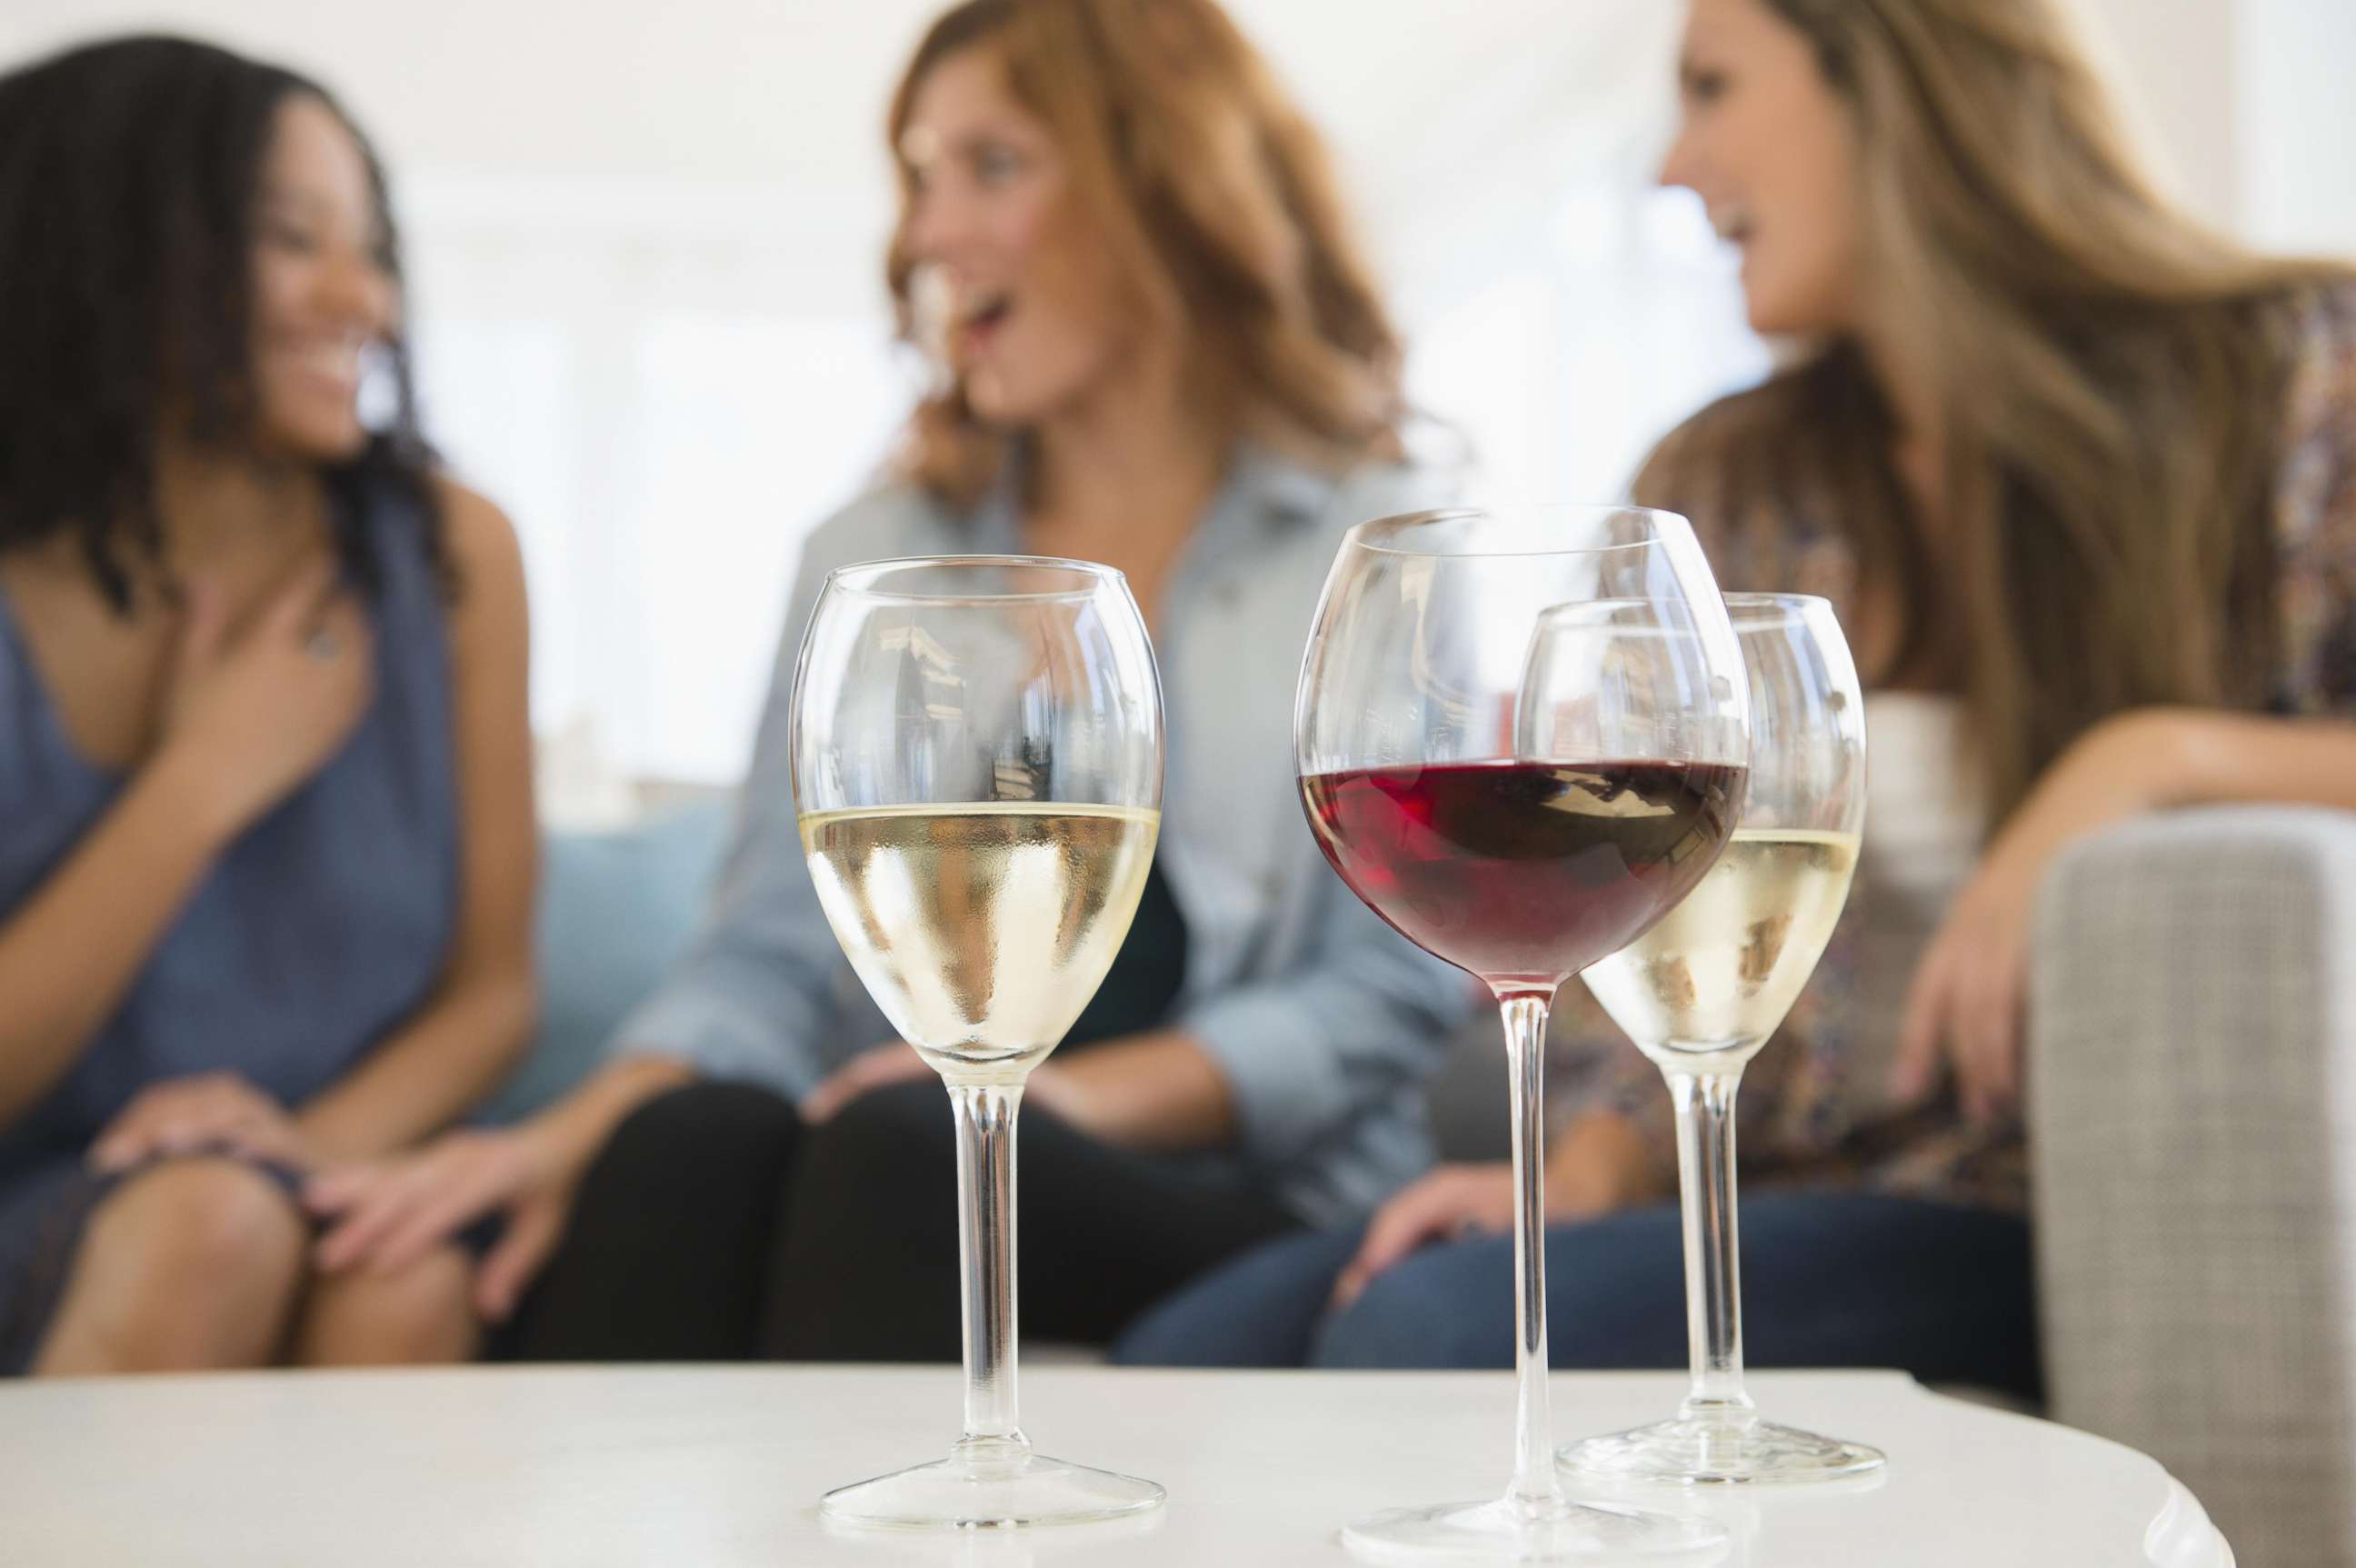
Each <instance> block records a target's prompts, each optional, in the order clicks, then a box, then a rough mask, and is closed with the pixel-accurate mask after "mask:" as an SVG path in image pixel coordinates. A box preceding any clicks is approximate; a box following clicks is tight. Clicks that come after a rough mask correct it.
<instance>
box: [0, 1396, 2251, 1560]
mask: <svg viewBox="0 0 2356 1568" xmlns="http://www.w3.org/2000/svg"><path fill="white" fill-rule="evenodd" d="M1682 1384H1683V1380H1682V1379H1681V1378H1679V1377H1676V1376H1674V1375H1668V1374H1659V1373H1641V1374H1595V1373H1560V1374H1558V1375H1557V1377H1556V1380H1555V1415H1556V1421H1557V1423H1558V1436H1561V1437H1571V1436H1577V1435H1580V1434H1587V1433H1590V1432H1597V1431H1602V1430H1607V1429H1612V1428H1618V1427H1622V1426H1628V1425H1633V1424H1635V1423H1639V1422H1642V1421H1645V1420H1650V1419H1654V1418H1656V1417H1659V1416H1662V1415H1665V1414H1666V1413H1668V1412H1669V1411H1670V1409H1671V1407H1672V1406H1673V1405H1674V1404H1675V1402H1676V1399H1677V1397H1678V1395H1679V1394H1680V1393H1681V1392H1682V1391H1683V1387H1682ZM1752 1389H1753V1392H1754V1394H1755V1395H1756V1396H1757V1397H1758V1399H1759V1402H1760V1405H1761V1408H1762V1412H1764V1413H1766V1414H1767V1415H1769V1416H1770V1417H1771V1418H1773V1419H1778V1420H1783V1421H1786V1422H1791V1423H1795V1424H1800V1425H1804V1426H1810V1427H1814V1428H1815V1429H1816V1430H1818V1431H1823V1432H1827V1433H1833V1434H1838V1435H1840V1436H1844V1437H1852V1438H1858V1439H1861V1440H1863V1441H1866V1442H1870V1443H1873V1444H1879V1446H1881V1447H1882V1448H1884V1449H1885V1450H1887V1451H1888V1453H1889V1455H1890V1476H1889V1478H1888V1480H1887V1481H1886V1482H1885V1483H1884V1484H1883V1485H1881V1486H1880V1487H1879V1488H1877V1489H1875V1490H1872V1491H1869V1492H1864V1493H1861V1494H1850V1495H1842V1496H1809V1495H1805V1494H1800V1495H1794V1494H1790V1493H1781V1494H1774V1495H1762V1496H1759V1497H1756V1498H1752V1497H1744V1498H1740V1499H1734V1500H1731V1501H1729V1502H1726V1503H1723V1504H1721V1505H1719V1508H1720V1514H1719V1517H1722V1518H1725V1519H1727V1520H1729V1521H1730V1524H1731V1525H1732V1526H1733V1527H1734V1529H1735V1530H1736V1531H1737V1544H1736V1546H1735V1549H1734V1552H1733V1553H1732V1555H1730V1556H1729V1557H1727V1558H1725V1559H1724V1561H1725V1562H1726V1563H1729V1564H1739V1565H1740V1568H1787V1565H1788V1568H1800V1565H1802V1564H1805V1565H1807V1568H1823V1565H1825V1564H1829V1563H1875V1564H1877V1565H1882V1564H1910V1565H1921V1568H1946V1565H1949V1564H1953V1565H1955V1568H1962V1565H1964V1564H1970V1565H1971V1568H1983V1565H1985V1564H1988V1563H2005V1564H2008V1565H2023V1568H2033V1565H2037V1564H2056V1565H2059V1564H2068V1565H2070V1568H2080V1565H2083V1564H2090V1563H2105V1564H2109V1563H2151V1564H2156V1565H2158V1568H2231V1564H2232V1563H2233V1555H2232V1552H2230V1551H2229V1550H2228V1549H2227V1548H2226V1546H2225V1544H2224V1541H2223V1540H2222V1538H2221V1537H2220V1536H2218V1535H2217V1533H2216V1531H2215V1530H2213V1529H2211V1527H2210V1524H2209V1521H2208V1520H2207V1518H2206V1517H2205V1516H2204V1515H2203V1514H2202V1512H2201V1508H2200V1505H2199V1504H2198V1503H2196V1502H2195V1501H2193V1499H2192V1498H2191V1497H2190V1494H2189V1493H2187V1492H2185V1491H2184V1490H2183V1488H2182V1487H2179V1486H2177V1485H2176V1484H2175V1483H2174V1482H2173V1481H2172V1480H2170V1479H2169V1477H2168V1475H2167V1473H2166V1472H2164V1471H2163V1470H2162V1469H2161V1468H2160V1467H2159V1466H2158V1465H2157V1464H2155V1463H2153V1462H2152V1461H2151V1460H2149V1459H2147V1458H2145V1457H2144V1456H2143V1455H2139V1454H2136V1453H2135V1452H2134V1451H2132V1450H2130V1449H2126V1448H2123V1447H2121V1446H2119V1445H2117V1444H2113V1443H2107V1442H2104V1441H2102V1440H2101V1439H2098V1438H2094V1437H2089V1436H2087V1435H2085V1434H2083V1433H2078V1432H2073V1431H2071V1430H2069V1429H2067V1428H2064V1427H2060V1426H2054V1425H2051V1424H2049V1423H2044V1422H2039V1421H2032V1420H2029V1418H2027V1417H2024V1416H2018V1415H2010V1414H2006V1413H2003V1412H1996V1411H1991V1410H1985V1409H1981V1408H1978V1407H1976V1406H1972V1405H1966V1404H1963V1403H1959V1402H1954V1401H1952V1400H1948V1399H1944V1398H1941V1397H1939V1396H1937V1395H1934V1394H1931V1393H1928V1392H1926V1391H1923V1390H1922V1389H1921V1388H1919V1387H1918V1386H1916V1385H1915V1384H1914V1383H1912V1381H1910V1380H1907V1379H1905V1378H1904V1377H1902V1376H1900V1375H1899V1374H1896V1373H1888V1372H1851V1373H1780V1374H1779V1373H1763V1374H1759V1375H1757V1376H1755V1377H1754V1379H1753V1382H1752ZM1512 1412H1513V1386H1512V1382H1511V1380H1510V1378H1509V1376H1508V1375H1507V1374H1505V1373H1415V1372H1404V1373H1334V1372H1318V1373H1307V1372H1302V1373H1292V1372H1236V1373H1205V1372H1162V1371H1139V1370H1110V1369H1101V1368H1039V1369H1032V1370H1030V1371H1028V1372H1026V1373H1025V1375H1024V1378H1023V1424H1024V1426H1025V1428H1026V1429H1027V1430H1028V1431H1029V1432H1030V1433H1031V1434H1032V1436H1033V1438H1034V1439H1035V1440H1036V1441H1037V1442H1038V1444H1039V1445H1040V1447H1041V1449H1042V1450H1043V1451H1044V1452H1046V1453H1050V1454H1054V1455H1058V1456H1060V1457H1065V1458H1070V1459H1076V1460H1079V1461H1082V1462H1084V1463H1088V1464H1094V1465H1100V1466H1107V1467H1108V1468H1114V1469H1120V1470H1126V1471H1128V1472H1130V1474H1132V1475H1140V1476H1147V1477H1151V1478H1153V1479H1155V1480H1158V1481H1161V1482H1162V1484H1163V1485H1164V1486H1166V1487H1168V1488H1169V1492H1170V1501H1169V1504H1168V1506H1167V1508H1165V1509H1163V1510H1162V1513H1161V1515H1160V1517H1159V1518H1158V1520H1155V1521H1153V1522H1152V1523H1151V1524H1150V1525H1149V1526H1148V1527H1147V1528H1146V1529H1144V1530H1135V1529H1133V1528H1132V1529H1129V1530H1122V1529H1120V1528H1119V1527H1111V1528H1110V1529H1109V1530H1108V1528H1107V1527H1093V1528H1089V1529H1081V1530H1033V1531H1029V1532H1014V1533H1009V1534H1005V1535H994V1534H993V1535H983V1536H979V1537H968V1538H958V1537H955V1536H915V1535H899V1534H893V1535H858V1536H849V1537H845V1536H841V1535H837V1534H832V1533H830V1531H829V1530H828V1529H827V1528H826V1527H824V1526H822V1525H821V1524H820V1522H819V1517H818V1511H817V1502H818V1498H819V1493H820V1492H821V1491H823V1490H825V1489H826V1488H827V1487H832V1486H836V1485H839V1484H841V1483H843V1482H847V1481H853V1480H859V1479H862V1478H863V1477H868V1476H871V1475H874V1474H877V1473H880V1472H882V1471H884V1470H890V1469H894V1468H897V1467H899V1466H902V1465H905V1464H909V1463H914V1462H917V1461H921V1460H925V1459H930V1458H934V1457H937V1456H938V1455H940V1454H941V1453H942V1452H943V1451H945V1450H946V1448H947V1445H948V1441H949V1439H950V1438H951V1437H952V1436H954V1435H955V1427H956V1424H957V1416H958V1373H957V1371H956V1370H955V1369H952V1368H873V1367H867V1368H831V1367H830V1368H817V1367H742V1368H711V1369H705V1368H629V1369H587V1368H545V1369H538V1368H534V1369H525V1368H513V1369H466V1370H434V1371H398V1372H338V1373H287V1372H281V1373H257V1374H237V1375H217V1376H202V1377H175V1378H151V1379H126V1380H114V1381H93V1382H67V1383H17V1384H15V1385H13V1386H6V1387H0V1561H5V1563H8V1564H9V1565H10V1568H51V1565H57V1568H64V1565H67V1564H71V1565H73V1568H87V1565H90V1564H134V1563H135V1564H140V1565H143V1568H145V1565H151V1564H152V1565H163V1564H171V1565H180V1564H188V1565H195V1564H220V1565H222V1568H231V1565H234V1568H275V1565H279V1564H284V1565H287V1568H295V1565H300V1568H326V1565H330V1564H332V1565H335V1568H375V1565H378V1564H382V1565H385V1568H393V1565H396V1564H397V1565H398V1568H423V1565H427V1564H436V1565H438V1564H453V1565H460V1564H477V1563H479V1564H484V1565H486V1568H489V1565H493V1564H496V1565H498V1568H517V1565H521V1564H538V1563H549V1564H559V1563H561V1564H564V1565H566V1568H595V1565H601V1564H608V1563H611V1564H623V1563H628V1564H652V1563H662V1564H680V1565H692V1568H737V1565H740V1564H742V1565H745V1568H751V1565H754V1564H758V1565H759V1568H824V1565H829V1564H857V1565H861V1568H899V1565H902V1564H909V1565H925V1568H931V1565H943V1568H1031V1565H1033V1564H1043V1565H1052V1564H1059V1563H1072V1564H1089V1565H1094V1564H1127V1563H1136V1564H1141V1565H1151V1564H1189V1565H1193V1568H1203V1565H1210V1568H1257V1565H1260V1564H1269V1565H1274V1564H1280V1563H1281V1564H1286V1565H1288V1568H1290V1565H1293V1564H1301V1563H1324V1562H1332V1563H1337V1564H1341V1563H1346V1562H1347V1561H1348V1559H1347V1558H1346V1556H1345V1555H1344V1552H1343V1551H1342V1549H1341V1547H1340V1546H1339V1544H1338V1543H1337V1541H1336V1538H1335V1537H1336V1531H1337V1530H1338V1529H1339V1527H1340V1526H1341V1525H1342V1524H1343V1523H1344V1522H1345V1521H1347V1520H1350V1519H1352V1518H1354V1517H1356V1516H1358V1515H1361V1514H1365V1513H1368V1512H1371V1511H1373V1510H1375V1509H1381V1508H1387V1507H1391V1506H1394V1505H1398V1504H1407V1503H1425V1502H1440V1501H1446V1500H1450V1499H1453V1498H1477V1497H1485V1496H1490V1495H1494V1493H1496V1492H1499V1491H1502V1490H1503V1488H1504V1486H1505V1476H1506V1469H1507V1466H1508V1462H1509V1461H1508V1453H1509V1447H1510V1443H1509V1432H1508V1428H1509V1426H1510V1423H1511V1420H1512ZM1670 1506H1672V1507H1674V1506H1676V1504H1675V1503H1674V1502H1672V1503H1671V1504H1670Z"/></svg>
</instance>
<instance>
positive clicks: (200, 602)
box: [158, 561, 376, 829]
mask: <svg viewBox="0 0 2356 1568" xmlns="http://www.w3.org/2000/svg"><path fill="white" fill-rule="evenodd" d="M336 574H337V567H336V565H335V564H333V563H332V562H325V561H323V562H320V563H318V564H316V565H313V566H311V567H308V568H306V569H305V570H304V571H302V572H300V573H298V574H296V575H295V578H294V580H293V581H291V582H289V583H287V584H286V585H284V587H282V588H280V589H279V590H278V591H277V593H276V594H274V595H273V596H272V597H271V598H270V599H269V601H268V602H266V603H265V604H264V605H263V606H262V608H261V609H259V610H258V611H256V612H255V613H254V615H253V618H252V620H251V621H250V622H249V624H247V625H246V626H245V627H243V628H232V627H230V624H229V622H228V618H227V612H226V610H225V608H224V607H223V605H222V602H221V597H220V593H219V591H218V590H217V589H216V588H215V586H214V585H211V584H209V583H206V582H203V581H201V580H199V581H196V582H192V583H190V584H189V585H188V586H187V607H186V609H185V610H184V611H183V617H184V619H183V622H182V626H181V631H180V639H179V648H178V650H177V657H176V660H175V662H174V664H173V668H172V673H171V678H170V682H169V683H168V685H167V686H166V691H165V696H164V716H163V740H162V745H161V747H160V749H159V752H158V755H159V756H173V757H180V758H182V759H184V760H186V761H187V762H188V763H189V764H190V771H191V772H192V773H193V774H194V775H196V776H198V777H200V778H202V779H205V780H207V782H208V786H209V789H210V790H212V791H213V798H214V800H215V802H216V803H217V805H218V808H219V809H220V811H221V812H222V814H223V816H224V818H225V819H226V821H227V822H228V824H229V825H230V827H231V828H232V829H241V828H243V827H244V825H245V824H247V823H249V822H252V821H254V820H255V819H256V818H259V817H260V816H262V813H264V812H265V811H269V809H270V808H271V807H272V806H273V805H275V804H277V803H278V801H279V800H283V799H284V797H285V796H286V795H288V794H290V793H291V792H293V790H294V789H295V788H296V787H297V786H298V785H300V784H301V783H303V781H304V780H305V779H309V778H310V777H311V776H312V775H313V774H315V773H316V772H317V771H318V770H319V769H320V768H321V767H323V766H325V764H326V763H327V759H328V758H329V757H333V756H334V755H335V754H336V752H337V750H338V749H339V748H340V747H341V746H343V744H344V742H345V741H346V740H347V739H348V738H349V737H350V736H351V733H352V731H353V729H354V728H356V727H357V726H358V725H359V720H360V715H361V714H363V713H365V712H366V711H367V710H368V705H369V699H370V697H371V696H372V695H373V694H374V692H375V681H376V677H375V671H376V659H375V647H374V638H373V634H372V633H371V632H370V630H369V622H368V618H367V616H366V615H365V614H364V613H363V612H362V610H361V608H360V607H359V602H358V601H357V600H356V599H355V598H354V597H353V596H352V595H351V594H350V592H349V591H348V590H346V589H344V588H342V587H340V586H339V585H338V584H337V575H336Z"/></svg>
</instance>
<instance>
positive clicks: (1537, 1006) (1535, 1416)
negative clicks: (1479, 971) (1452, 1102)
mask: <svg viewBox="0 0 2356 1568" xmlns="http://www.w3.org/2000/svg"><path fill="white" fill-rule="evenodd" d="M1499 1005H1500V1010H1501V1011H1502V1012H1503V1013H1504V1014H1505V1059H1506V1063H1507V1069H1508V1076H1509V1079H1510V1080H1511V1094H1512V1098H1513V1122H1514V1373H1515V1380H1516V1382H1517V1384H1518V1387H1519V1391H1520V1398H1519V1401H1518V1410H1517V1412H1516V1415H1515V1447H1514V1487H1513V1490H1512V1492H1511V1493H1510V1494H1509V1496H1510V1497H1511V1498H1512V1499H1513V1500H1514V1501H1515V1502H1516V1503H1519V1504H1522V1505H1524V1506H1525V1507H1545V1506H1549V1505H1555V1506H1558V1505H1559V1504H1560V1503H1561V1501H1562V1488H1561V1487H1560V1485H1559V1484H1558V1482H1557V1481H1556V1480H1555V1472H1554V1419H1553V1413H1552V1412H1551V1411H1550V1409H1549V1408H1548V1405H1547V1304H1546V1032H1547V998H1546V997H1543V996H1527V995H1525V996H1513V997H1506V998H1503V999H1501V1001H1500V1004H1499Z"/></svg>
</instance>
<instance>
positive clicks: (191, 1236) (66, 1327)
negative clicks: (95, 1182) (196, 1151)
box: [39, 1159, 308, 1372]
mask: <svg viewBox="0 0 2356 1568" xmlns="http://www.w3.org/2000/svg"><path fill="white" fill-rule="evenodd" d="M307 1236H308V1229H307V1227H306V1226H305V1222H304V1220H303V1218H302V1216H301V1215H299V1214H298V1213H297V1212H296V1211H295V1205H294V1202H293V1200H292V1199H291V1198H290V1197H288V1196H287V1195H286V1194H285V1193H284V1192H283V1191H282V1190H281V1189H280V1188H279V1187H278V1186H277V1185H276V1184H275V1183H274V1182H273V1181H272V1180H271V1179H270V1178H269V1177H268V1176H263V1175H262V1173H261V1172H259V1171H256V1170H254V1169H252V1167H250V1166H247V1165H241V1164H240V1163H238V1162H235V1161H231V1160H222V1159H200V1160H177V1161H173V1162H171V1163H169V1164H166V1165H158V1166H155V1168H153V1169H150V1170H147V1171H145V1172H142V1173H141V1174H139V1175H138V1176H134V1177H132V1178H130V1179H129V1180H127V1181H125V1182H124V1183H123V1185H122V1187H119V1188H118V1189H117V1190H116V1191H115V1192H113V1193H112V1195H110V1196H109V1197H107V1199H106V1200H105V1201H104V1202H103V1203H102V1204H101V1205H100V1206H99V1207H98V1208H97V1210H96V1211H95V1212H94V1213H93V1214H92V1215H91V1221H90V1226H89V1228H88V1230H85V1231H84V1233H83V1236H82V1241H81V1246H80V1251H78V1252H77V1254H76V1256H75V1260H74V1265H73V1270H72V1273H71V1276H70V1279H69V1281H68V1283H67V1287H66V1294H65V1299H64V1301H63V1302H62V1303H60V1305H59V1315H58V1319H57V1321H56V1322H55V1323H54V1324H53V1325H52V1326H51V1327H50V1330H49V1334H48V1338H47V1340H46V1342H45V1344H44V1346H43V1348H42V1352H41V1356H40V1359H39V1366H40V1369H42V1370H45V1371H50V1372H105V1371H116V1372H124V1371H148V1370H158V1371H160V1370H169V1369H179V1368H201V1367H220V1366H252V1365H258V1364H261V1363H262V1362H265V1361H267V1360H269V1359H272V1358H273V1356H274V1355H275V1353H276V1351H277V1348H278V1345H279V1340H280V1337H281V1335H282V1333H283V1331H284V1326H285V1322H286V1316H287V1313H288V1310H289V1309H290V1308H291V1307H292V1305H294V1301H295V1293H296V1290H297V1287H298V1286H299V1285H300V1283H301V1282H302V1278H303V1273H304V1268H303V1252H304V1245H305V1240H306V1238H307Z"/></svg>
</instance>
